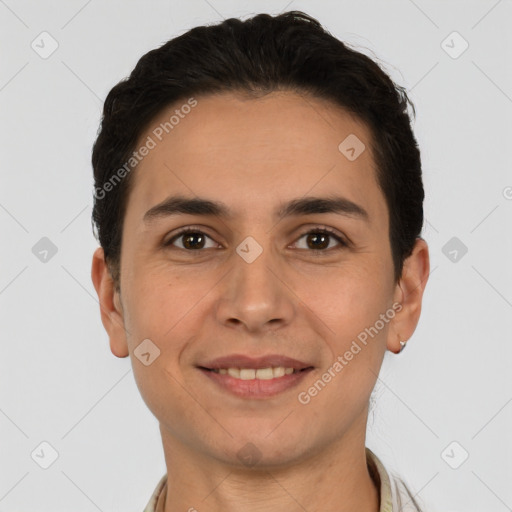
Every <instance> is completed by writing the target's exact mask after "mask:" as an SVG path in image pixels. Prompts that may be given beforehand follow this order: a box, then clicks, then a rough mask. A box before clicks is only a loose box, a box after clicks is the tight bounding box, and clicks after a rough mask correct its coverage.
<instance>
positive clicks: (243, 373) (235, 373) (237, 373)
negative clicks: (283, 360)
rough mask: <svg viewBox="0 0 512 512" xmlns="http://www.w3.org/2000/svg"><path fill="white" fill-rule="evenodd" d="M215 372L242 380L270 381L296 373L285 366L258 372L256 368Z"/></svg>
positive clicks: (224, 369)
mask: <svg viewBox="0 0 512 512" xmlns="http://www.w3.org/2000/svg"><path fill="white" fill-rule="evenodd" d="M213 371H214V372H216V373H220V374H221V375H226V374H227V375H229V376H231V377H234V378H235V379H240V380H252V379H260V380H270V379H276V378H278V377H283V376H284V375H290V374H292V373H293V372H294V370H293V368H285V367H284V366H276V367H275V368H270V367H269V368H259V369H257V370H255V369H254V368H219V369H218V370H217V369H216V370H213ZM297 371H298V370H297Z"/></svg>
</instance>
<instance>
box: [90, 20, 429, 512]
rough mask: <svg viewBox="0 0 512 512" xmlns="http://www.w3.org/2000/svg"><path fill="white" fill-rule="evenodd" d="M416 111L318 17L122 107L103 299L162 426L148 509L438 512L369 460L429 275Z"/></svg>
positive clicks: (176, 74) (104, 220)
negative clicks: (388, 359)
mask: <svg viewBox="0 0 512 512" xmlns="http://www.w3.org/2000/svg"><path fill="white" fill-rule="evenodd" d="M407 106H408V99H407V96H406V94H405V92H404V91H403V89H401V88H400V87H398V86H396V85H395V84H393V82H392V81H391V80H390V79H389V77H388V76H387V75H386V74H385V73H384V72H383V71H382V70H381V69H380V68H379V67H378V66H377V65H376V64H375V63H374V62H373V61H372V60H371V59H369V58H367V57H365V56H364V55H362V54H360V53H358V52H356V51H354V50H351V49H349V48H347V47H346V46H345V45H344V44H343V43H342V42H340V41H339V40H337V39H336V38H334V37H333V36H331V35H330V34H329V33H327V32H326V31H325V30H324V29H323V28H322V27H321V26H320V24H319V23H318V22H317V21H316V20H314V19H313V18H311V17H309V16H307V15H306V14H304V13H301V12H297V11H292V12H287V13H284V14H282V15H279V16H275V17H272V16H269V15H263V14H262V15H258V16H255V17H253V18H251V19H249V20H246V21H243V22H242V21H240V20H237V19H229V20H226V21H224V22H223V23H221V24H219V25H214V26H208V27H196V28H194V29H192V30H190V31H189V32H187V33H185V34H183V35H181V36H180V37H177V38H175V39H173V40H171V41H169V42H168V43H166V44H165V45H163V46H162V47H161V48H159V49H156V50H153V51H150V52H149V53H147V54H146V55H145V56H143V57H142V58H141V59H140V61H139V62H138V64H137V66H136V67H135V69H134V70H133V72H132V73H131V75H130V77H129V78H128V79H127V80H125V81H123V82H120V83H119V84H118V85H116V86H115V87H114V88H113V89H112V91H111V92H110V93H109V95H108V97H107V99H106V101H105V106H104V116H103V120H102V126H101V131H100V133H99V135H98V139H97V141H96V143H95V145H94V149H93V158H92V160H93V167H94V176H95V205H94V211H93V220H94V223H95V225H96V227H97V229H98V235H99V241H100V244H101V247H100V248H98V249H97V250H96V252H95V253H94V257H93V263H92V279H93V282H94V286H95V288H96V291H97V293H98V297H99V300H100V305H101V317H102V322H103V325H104V326H105V329H106V330H107V332H108V335H109V339H110V347H111V350H112V352H113V354H115V355H116V356H118V357H127V356H130V357H131V361H132V365H133V370H134V375H135V379H136V382H137V385H138V387H139V390H140V392H141V395H142V397H143V399H144V400H145V402H146V404H147V405H148V407H149V409H150V410H151V412H152V413H153V414H154V415H155V417H156V418H157V419H158V420H159V423H160V431H161V435H162V443H163V448H164V454H165V460H166V465H167V474H166V475H165V476H164V477H163V478H162V480H161V481H160V483H159V484H158V486H157V488H156V489H155V492H154V494H153V496H152V498H151V500H150V503H149V504H148V506H147V508H146V511H148V512H149V511H156V512H174V511H178V510H182V511H187V510H188V511H194V510H197V511H199V512H207V511H211V512H214V511H215V512H217V511H235V510H236V511H240V510H243V511H244V512H252V511H257V510H258V511H261V510H265V511H282V510H288V511H292V510H293V511H295V510H297V511H303V510H307V511H310V512H314V511H320V510H322V511H330V512H334V511H336V512H349V511H354V510H358V511H359V512H377V511H386V512H390V511H395V510H396V511H398V510H401V511H407V510H420V509H419V507H418V504H417V501H416V499H415V498H414V497H413V494H412V493H411V492H410V491H409V490H408V489H407V487H406V486H405V484H404V483H403V482H401V481H400V480H399V479H398V478H396V477H395V476H394V475H392V474H391V473H389V472H387V471H386V469H385V468H384V466H383V465H382V463H381V461H380V460H379V459H378V458H377V457H376V455H375V454H373V452H371V451H370V450H369V449H368V448H366V447H365V434H366V423H367V418H368V408H369V399H370V395H371V392H372V389H373V388H374V386H375V382H376V379H377V376H378V373H379V370H380V367H381V364H382V360H383V357H384V354H385V352H386V351H387V350H389V351H391V352H395V353H398V352H400V351H401V349H402V348H403V346H404V344H405V341H406V340H408V339H409V338H410V337H411V336H412V334H413V332H414V330H415V328H416V325H417V323H418V320H419V316H420V312H421V302H422V296H423V291H424V288H425V285H426V281H427V278H428V273H429V255H428V247H427V244H426V242H425V241H424V240H423V239H422V238H421V237H420V232H421V227H422V223H423V208H422V202H423V197H424V192H423V186H422V181H421V164H420V155H419V151H418V148H417V144H416V140H415V138H414V135H413V133H412V130H411V128H410V119H409V116H408V113H407Z"/></svg>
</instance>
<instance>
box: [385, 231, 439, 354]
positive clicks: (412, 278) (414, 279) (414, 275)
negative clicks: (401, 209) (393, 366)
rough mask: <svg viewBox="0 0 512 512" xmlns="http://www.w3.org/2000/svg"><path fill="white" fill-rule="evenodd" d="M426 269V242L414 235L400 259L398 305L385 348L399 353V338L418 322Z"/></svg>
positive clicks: (427, 263)
mask: <svg viewBox="0 0 512 512" xmlns="http://www.w3.org/2000/svg"><path fill="white" fill-rule="evenodd" d="M429 272H430V260H429V252H428V245H427V243H426V242H425V240H423V239H422V238H420V237H418V238H417V239H416V242H415V244H414V248H413V251H412V253H411V255H410V256H409V257H408V258H407V259H406V260H405V261H404V267H403V271H402V276H401V278H400V281H399V282H398V283H397V285H396V289H395V300H398V302H400V304H401V305H402V308H401V310H400V311H399V312H398V313H397V314H396V315H395V318H394V319H393V324H392V329H390V331H389V334H388V341H387V349H388V350H390V351H391V352H394V353H400V352H401V350H403V346H402V343H400V342H401V341H407V340H408V339H409V338H410V337H411V336H412V335H413V333H414V331H415V329H416V326H417V325H418V321H419V318H420V314H421V305H422V300H423V292H424V291H425V286H426V284H427V280H428V276H429ZM397 298H398V299H397Z"/></svg>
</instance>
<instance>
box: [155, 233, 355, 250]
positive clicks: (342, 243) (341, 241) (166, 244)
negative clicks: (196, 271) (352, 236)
mask: <svg viewBox="0 0 512 512" xmlns="http://www.w3.org/2000/svg"><path fill="white" fill-rule="evenodd" d="M188 233H194V234H201V235H204V236H206V237H208V238H210V240H213V239H212V238H211V237H210V236H209V235H207V234H206V233H205V232H204V231H201V229H198V228H195V227H193V226H189V227H187V228H184V229H182V230H181V231H179V232H178V233H176V234H175V235H174V236H173V237H172V238H170V239H169V240H167V242H164V247H171V246H172V244H173V243H174V241H176V240H177V239H178V238H180V237H181V236H183V235H186V234H188ZM317 233H321V234H325V235H329V236H331V237H333V238H334V239H335V240H336V241H337V242H338V243H339V244H340V246H339V247H338V249H343V248H346V247H348V246H349V243H348V242H346V241H345V240H344V239H343V238H341V237H340V236H339V235H338V234H336V233H335V232H334V231H333V230H331V229H329V228H313V229H310V230H309V231H305V232H304V233H302V234H301V235H299V237H298V238H297V240H300V239H301V238H302V237H304V236H306V235H310V234H317ZM176 248H177V249H181V250H183V251H186V252H202V251H203V250H204V249H182V248H181V247H176ZM333 249H336V248H332V247H331V248H330V249H309V252H313V253H321V252H329V251H331V250H333ZM301 250H306V251H307V250H308V249H301Z"/></svg>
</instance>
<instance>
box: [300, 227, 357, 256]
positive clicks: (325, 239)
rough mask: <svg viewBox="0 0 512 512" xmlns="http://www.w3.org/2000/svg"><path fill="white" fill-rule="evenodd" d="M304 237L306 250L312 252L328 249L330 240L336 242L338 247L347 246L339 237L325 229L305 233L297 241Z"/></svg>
mask: <svg viewBox="0 0 512 512" xmlns="http://www.w3.org/2000/svg"><path fill="white" fill-rule="evenodd" d="M304 237H306V249H312V250H313V251H325V250H326V249H327V248H329V245H330V242H331V240H332V239H334V240H335V241H336V242H338V246H341V247H346V246H347V245H348V244H347V243H346V242H345V241H344V240H343V239H342V238H341V237H340V236H338V235H336V234H335V233H333V232H332V231H330V230H328V229H325V228H322V229H315V230H311V231H307V232H306V233H303V234H302V235H301V236H300V237H299V240H300V239H301V238H304Z"/></svg>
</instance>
